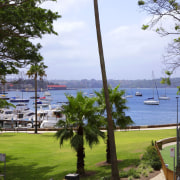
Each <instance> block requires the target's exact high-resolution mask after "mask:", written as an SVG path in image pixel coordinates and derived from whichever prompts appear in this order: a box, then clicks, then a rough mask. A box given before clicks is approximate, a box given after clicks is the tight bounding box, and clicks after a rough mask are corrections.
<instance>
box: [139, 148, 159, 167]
mask: <svg viewBox="0 0 180 180" xmlns="http://www.w3.org/2000/svg"><path fill="white" fill-rule="evenodd" d="M142 160H143V161H144V162H145V163H147V164H149V165H150V166H151V167H152V168H153V169H154V170H160V169H161V167H162V165H161V160H160V158H159V156H158V153H157V150H156V148H155V146H154V145H150V146H148V147H147V149H146V152H145V153H144V155H143V157H142Z"/></svg>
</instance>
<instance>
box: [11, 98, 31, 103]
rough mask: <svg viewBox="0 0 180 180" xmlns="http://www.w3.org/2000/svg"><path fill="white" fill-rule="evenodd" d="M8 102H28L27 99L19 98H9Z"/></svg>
mask: <svg viewBox="0 0 180 180" xmlns="http://www.w3.org/2000/svg"><path fill="white" fill-rule="evenodd" d="M10 102H14V103H18V102H29V99H23V98H22V99H21V98H19V97H11V98H10Z"/></svg>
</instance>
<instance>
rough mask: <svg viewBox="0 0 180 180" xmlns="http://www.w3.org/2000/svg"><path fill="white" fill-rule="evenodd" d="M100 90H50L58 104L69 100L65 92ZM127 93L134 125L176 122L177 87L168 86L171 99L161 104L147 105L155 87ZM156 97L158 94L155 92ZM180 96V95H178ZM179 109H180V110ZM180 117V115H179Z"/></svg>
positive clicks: (27, 94)
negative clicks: (136, 94) (146, 100)
mask: <svg viewBox="0 0 180 180" xmlns="http://www.w3.org/2000/svg"><path fill="white" fill-rule="evenodd" d="M95 90H96V91H100V89H99V88H98V89H75V90H53V91H50V93H51V97H52V98H53V101H52V102H51V104H52V105H53V104H57V103H59V102H67V99H66V96H65V94H69V95H72V96H76V94H77V92H78V91H82V92H83V93H84V94H85V95H87V96H90V94H91V93H94V91H95ZM124 90H125V91H126V94H131V95H133V97H132V98H127V103H126V105H127V107H129V109H128V110H127V111H126V112H125V113H126V115H129V116H131V118H132V120H133V121H134V125H160V124H174V123H176V122H177V98H176V97H177V89H176V88H167V89H166V95H167V96H168V97H170V99H169V100H160V104H159V105H145V104H144V100H145V99H147V98H150V97H152V95H153V89H148V88H147V89H145V88H143V89H124ZM136 91H140V92H141V93H142V96H135V92H136ZM164 91H165V90H164V89H163V88H162V89H160V88H159V89H158V93H159V95H160V96H161V95H164ZM43 94H44V93H43V92H38V95H39V96H40V97H42V96H43ZM7 95H8V97H14V96H19V97H21V98H22V97H23V98H29V99H30V97H31V96H34V95H35V94H34V92H23V93H22V92H19V91H9V92H8V94H7ZM155 97H156V98H157V95H156V93H155ZM178 97H179V96H178ZM33 102H34V100H33V99H30V101H29V103H28V106H29V108H30V109H32V110H34V108H33ZM178 111H179V110H178ZM178 118H179V117H178Z"/></svg>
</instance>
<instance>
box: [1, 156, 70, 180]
mask: <svg viewBox="0 0 180 180" xmlns="http://www.w3.org/2000/svg"><path fill="white" fill-rule="evenodd" d="M16 160H17V158H14V157H12V156H11V157H10V156H7V158H6V180H50V179H53V180H62V179H64V177H65V175H67V174H68V173H69V172H67V171H63V172H62V171H61V169H59V173H58V172H57V173H55V172H54V171H55V170H54V169H55V168H57V166H48V163H47V165H45V166H43V167H38V163H32V164H30V165H29V164H28V165H26V164H22V165H19V164H13V163H12V162H15V161H16ZM3 167H4V164H2V163H0V172H1V171H2V169H3ZM51 172H53V173H52V175H50V174H51Z"/></svg>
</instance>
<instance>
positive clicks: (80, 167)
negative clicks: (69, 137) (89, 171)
mask: <svg viewBox="0 0 180 180" xmlns="http://www.w3.org/2000/svg"><path fill="white" fill-rule="evenodd" d="M77 133H78V135H79V136H81V137H82V142H81V145H80V146H79V147H78V150H77V173H78V174H80V175H83V174H85V170H84V158H85V152H84V143H83V127H82V126H79V128H78V132H77Z"/></svg>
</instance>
